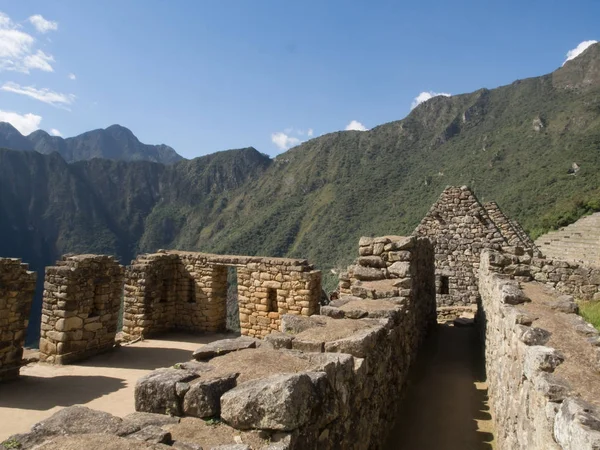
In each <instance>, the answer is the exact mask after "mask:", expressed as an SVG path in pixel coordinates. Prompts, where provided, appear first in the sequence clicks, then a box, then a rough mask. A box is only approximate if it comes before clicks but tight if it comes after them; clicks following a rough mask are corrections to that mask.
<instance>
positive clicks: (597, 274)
mask: <svg viewBox="0 0 600 450" xmlns="http://www.w3.org/2000/svg"><path fill="white" fill-rule="evenodd" d="M492 260H493V265H494V267H495V268H496V269H497V271H499V272H500V273H503V274H505V275H509V276H510V277H511V278H514V279H516V280H517V281H530V280H535V281H539V282H540V283H544V284H545V285H546V286H548V287H551V288H553V289H556V290H557V291H558V292H561V293H563V294H568V295H572V296H574V297H576V298H578V299H581V300H593V301H598V300H600V268H598V267H590V266H585V265H583V264H581V263H577V262H573V261H560V260H557V259H549V258H543V257H535V256H533V252H532V251H531V250H530V249H527V250H525V249H523V248H521V247H503V248H502V252H501V253H492Z"/></svg>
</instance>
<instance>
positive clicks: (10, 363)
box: [0, 258, 51, 382]
mask: <svg viewBox="0 0 600 450" xmlns="http://www.w3.org/2000/svg"><path fill="white" fill-rule="evenodd" d="M35 280H36V274H35V272H30V271H29V270H28V266H27V264H22V263H21V260H20V259H16V258H0V382H2V381H5V380H12V379H15V378H17V377H18V376H19V370H20V368H21V359H22V355H23V346H24V344H25V330H26V329H27V325H28V323H29V312H30V310H31V305H32V302H33V296H34V293H35ZM44 325H45V324H44ZM41 345H42V343H40V347H41ZM48 347H51V346H48Z"/></svg>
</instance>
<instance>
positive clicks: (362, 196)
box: [0, 44, 600, 329]
mask: <svg viewBox="0 0 600 450" xmlns="http://www.w3.org/2000/svg"><path fill="white" fill-rule="evenodd" d="M599 67H600V44H598V45H594V46H591V47H590V48H589V49H588V50H587V51H586V52H584V53H583V54H582V55H581V56H580V57H578V58H576V59H574V60H572V61H570V62H568V63H567V64H565V66H564V67H561V68H560V69H558V70H557V71H556V72H554V73H552V74H549V75H545V76H542V77H537V78H530V79H526V80H519V81H516V82H514V83H512V84H511V85H508V86H502V87H500V88H497V89H492V90H487V89H482V90H479V91H476V92H474V93H470V94H464V95H456V96H452V97H435V98H433V99H431V100H429V101H427V102H425V103H423V104H421V105H419V106H418V107H417V108H415V109H414V110H413V111H412V112H411V113H410V114H409V115H408V116H407V117H406V118H405V119H403V120H400V121H396V122H391V123H387V124H384V125H381V126H378V127H376V128H373V129H372V130H370V131H365V132H359V131H344V132H337V133H331V134H328V135H324V136H321V137H318V138H316V139H312V140H310V141H308V142H305V143H304V144H302V145H300V146H298V147H296V148H293V149H291V150H289V151H287V152H285V153H283V154H281V155H279V156H278V157H277V158H275V159H274V160H271V159H269V158H267V157H266V156H265V155H262V154H260V153H259V152H258V151H256V150H255V149H253V148H246V149H242V150H230V151H225V152H219V153H215V154H212V155H207V156H204V157H201V158H197V159H194V160H191V161H180V162H177V163H175V164H172V165H169V166H165V165H161V164H156V163H151V162H148V161H136V162H128V163H126V162H115V161H108V160H100V159H94V160H89V161H79V162H76V163H73V164H66V163H65V162H64V161H63V160H62V159H61V158H60V157H59V156H58V155H56V154H52V155H40V154H37V153H35V152H15V151H8V150H0V233H1V235H2V236H3V239H2V240H0V255H3V256H20V257H23V258H24V259H25V261H27V262H30V263H32V268H33V269H34V270H35V269H37V270H40V269H41V268H42V267H43V266H44V265H47V264H51V263H53V262H54V261H55V260H56V259H57V258H58V257H59V255H60V254H63V253H66V252H98V253H111V254H116V255H118V256H119V257H120V258H121V261H122V262H123V263H125V264H127V263H129V261H130V260H131V259H132V258H133V257H134V256H135V255H136V254H137V253H139V252H146V251H154V250H156V249H159V248H166V249H169V248H177V249H182V250H199V251H208V252H217V253H232V254H249V255H269V256H292V257H304V258H308V259H309V260H310V261H311V262H312V263H313V264H315V265H316V266H317V267H318V268H320V269H321V270H323V274H324V277H323V279H324V282H325V289H326V290H331V289H332V288H333V287H334V285H335V280H336V276H335V274H334V273H332V270H339V269H341V268H343V267H345V266H346V265H347V264H348V263H349V262H350V261H351V260H352V259H353V258H354V257H355V256H356V254H357V248H356V247H357V242H358V239H359V237H360V236H361V235H383V234H400V235H402V234H404V235H406V234H410V233H411V232H412V230H413V229H414V227H415V226H416V225H417V224H418V223H419V221H420V220H421V218H422V217H423V216H424V215H425V213H426V212H427V210H428V209H429V208H430V206H431V205H432V204H433V203H434V201H435V200H436V199H437V198H438V196H439V195H440V193H441V192H442V191H443V189H444V188H445V187H446V186H447V185H465V184H466V185H469V186H470V187H472V188H473V189H474V191H475V192H476V194H477V195H478V197H479V198H480V200H481V201H488V200H496V201H497V202H498V203H499V205H500V206H501V207H502V209H503V210H504V211H505V212H506V213H507V214H508V215H509V216H510V217H512V218H515V219H517V220H518V221H519V222H520V223H521V224H522V225H523V227H524V228H525V229H526V230H528V231H529V232H530V233H531V234H532V235H533V236H534V237H535V236H538V235H540V234H542V233H544V232H546V231H548V230H550V229H552V228H556V227H560V226H563V225H565V224H567V223H569V222H571V221H574V220H576V219H577V218H579V217H581V216H582V215H584V214H587V213H589V212H591V211H596V210H598V209H599V206H600V188H599V187H598V186H600V72H599V69H598V68H599ZM573 163H576V164H577V166H578V171H577V172H576V173H572V172H573V171H572V170H571V169H572V167H573ZM38 308H39V306H38ZM35 320H36V319H35V316H34V318H33V321H32V326H33V325H35ZM33 329H35V328H33Z"/></svg>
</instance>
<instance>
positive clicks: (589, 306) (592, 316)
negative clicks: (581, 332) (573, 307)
mask: <svg viewBox="0 0 600 450" xmlns="http://www.w3.org/2000/svg"><path fill="white" fill-rule="evenodd" d="M579 314H580V315H581V317H583V318H584V319H585V320H587V321H588V322H589V323H591V324H592V325H594V327H596V329H597V330H600V302H580V303H579Z"/></svg>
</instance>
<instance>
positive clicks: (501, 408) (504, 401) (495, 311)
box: [478, 250, 600, 450]
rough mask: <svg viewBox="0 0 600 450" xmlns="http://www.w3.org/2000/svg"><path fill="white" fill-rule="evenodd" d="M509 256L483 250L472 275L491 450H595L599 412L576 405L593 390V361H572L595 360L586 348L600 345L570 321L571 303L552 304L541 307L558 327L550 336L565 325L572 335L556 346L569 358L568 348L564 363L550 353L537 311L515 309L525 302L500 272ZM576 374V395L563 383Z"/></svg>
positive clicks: (599, 442)
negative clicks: (491, 422)
mask: <svg viewBox="0 0 600 450" xmlns="http://www.w3.org/2000/svg"><path fill="white" fill-rule="evenodd" d="M517 253H519V252H517ZM515 256H516V255H514V254H513V255H508V256H507V255H506V254H502V253H498V252H494V251H491V250H485V251H484V252H482V254H481V266H480V274H479V289H480V293H481V307H480V310H479V317H478V323H479V324H480V326H481V329H482V333H483V336H484V339H485V352H486V372H487V379H488V386H489V396H490V404H491V409H492V411H493V415H494V419H495V425H496V430H497V433H496V439H497V447H498V448H499V449H500V450H503V449H511V450H512V449H523V450H526V449H527V450H528V449H544V450H552V449H569V450H592V449H597V448H600V412H599V411H598V409H597V405H593V404H591V403H589V401H586V400H585V399H584V398H582V393H584V392H585V391H587V390H588V389H590V388H591V384H592V383H594V382H595V383H598V380H597V379H596V380H595V381H592V380H593V379H594V377H596V378H598V375H597V373H596V374H593V372H594V371H595V372H597V370H598V365H597V363H596V367H594V361H588V362H587V364H585V365H583V364H582V363H581V362H580V359H581V354H585V353H584V352H587V353H589V354H590V355H592V356H591V357H592V358H596V359H597V355H598V349H597V347H594V343H596V342H598V341H599V340H600V338H599V335H598V332H597V331H596V330H594V328H593V327H592V326H591V325H589V324H586V323H585V322H584V321H583V319H581V317H579V316H577V315H576V314H575V312H576V311H577V307H576V305H575V303H573V302H572V300H569V299H564V298H560V297H559V298H558V299H557V300H556V301H554V300H552V302H551V303H550V304H549V305H550V308H551V311H549V316H550V317H556V316H561V315H562V316H564V317H563V322H560V323H559V324H558V325H555V326H554V329H552V330H553V331H554V332H560V331H562V329H564V328H565V326H564V325H561V324H567V325H568V326H567V327H568V328H572V329H573V330H572V331H571V332H567V333H566V334H565V335H564V336H561V337H560V339H559V341H558V342H559V343H560V344H561V345H564V346H565V348H566V349H569V350H570V351H573V350H572V349H574V352H575V354H573V355H571V354H569V355H567V356H565V355H564V354H563V353H562V352H561V351H558V350H557V349H556V348H554V347H552V346H550V345H549V340H550V339H551V338H552V334H553V333H552V331H549V330H546V329H544V328H540V327H538V326H537V321H538V318H539V316H540V314H541V313H540V309H539V306H538V309H533V310H532V309H527V308H526V307H525V306H523V305H527V304H528V303H529V302H530V301H531V300H530V298H528V297H527V296H526V295H525V294H524V292H523V291H522V290H521V289H520V288H519V284H518V282H517V281H516V280H514V279H510V277H511V276H510V275H508V274H506V273H504V272H505V269H506V267H507V265H506V262H507V259H513V262H514V258H515ZM512 278H514V277H512ZM563 297H564V296H563ZM532 311H537V314H533V313H532ZM554 320H556V319H554ZM557 327H558V328H557ZM578 335H579V337H577V336H578ZM565 336H566V337H565ZM573 336H575V337H573ZM564 339H569V340H573V342H574V343H576V345H569V344H567V343H565V341H564ZM576 339H579V340H578V341H577V340H576ZM570 357H571V358H573V359H574V360H575V358H577V359H576V360H575V361H576V363H575V364H576V365H575V366H571V367H570V368H569V369H567V370H564V371H562V372H561V370H560V369H561V367H562V365H563V364H565V361H566V362H568V361H569V358H570ZM559 372H560V373H559ZM590 372H591V373H590ZM578 373H582V374H584V378H583V380H585V381H583V383H584V385H583V387H582V388H581V390H580V391H579V392H578V391H577V390H574V387H573V385H572V384H571V383H570V382H569V381H573V382H579V383H581V381H580V380H581V378H580V377H581V375H578ZM565 377H568V378H565ZM587 396H588V397H589V394H587ZM588 400H589V399H588ZM593 400H597V399H596V398H593Z"/></svg>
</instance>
